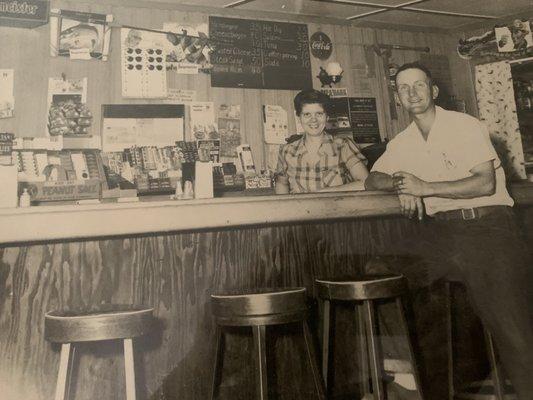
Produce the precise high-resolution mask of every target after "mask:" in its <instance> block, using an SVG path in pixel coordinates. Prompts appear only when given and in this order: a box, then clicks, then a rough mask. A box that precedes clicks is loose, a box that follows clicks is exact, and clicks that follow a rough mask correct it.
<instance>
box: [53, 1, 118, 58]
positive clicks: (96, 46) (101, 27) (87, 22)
mask: <svg viewBox="0 0 533 400" xmlns="http://www.w3.org/2000/svg"><path fill="white" fill-rule="evenodd" d="M51 14H52V16H51V17H50V55H51V56H53V57H56V56H65V57H70V58H72V59H77V60H91V59H98V60H103V61H106V60H107V55H108V53H109V40H110V36H111V27H110V26H109V23H110V22H112V21H113V16H112V15H110V14H108V15H106V14H94V13H86V12H79V11H68V10H60V9H53V10H52V13H51Z"/></svg>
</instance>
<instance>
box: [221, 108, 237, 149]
mask: <svg viewBox="0 0 533 400" xmlns="http://www.w3.org/2000/svg"><path fill="white" fill-rule="evenodd" d="M218 132H219V133H220V155H221V156H222V157H237V146H239V145H240V144H241V106H240V105H238V104H221V105H220V106H219V108H218Z"/></svg>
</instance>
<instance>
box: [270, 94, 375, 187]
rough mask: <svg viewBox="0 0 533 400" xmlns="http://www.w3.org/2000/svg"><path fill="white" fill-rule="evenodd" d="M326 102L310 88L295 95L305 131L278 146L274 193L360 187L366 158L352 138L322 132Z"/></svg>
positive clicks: (295, 102)
mask: <svg viewBox="0 0 533 400" xmlns="http://www.w3.org/2000/svg"><path fill="white" fill-rule="evenodd" d="M328 103H329V97H328V96H327V95H325V94H324V93H321V92H319V91H317V90H312V89H311V90H304V91H302V92H300V93H298V94H297V95H296V97H295V98H294V109H295V110H296V115H297V117H298V118H299V119H300V122H301V124H302V127H303V129H304V134H303V136H302V137H301V138H299V139H297V140H295V141H293V142H291V143H287V144H285V145H283V146H281V148H280V152H279V158H278V165H277V168H276V185H275V190H276V194H286V193H289V192H290V193H306V192H319V191H341V190H343V191H344V190H361V189H363V182H364V181H365V179H366V177H367V176H368V170H367V169H366V166H365V164H366V159H365V157H364V156H363V155H362V154H361V153H360V151H359V149H358V148H357V146H356V145H355V143H354V142H353V141H352V140H351V139H349V138H344V137H335V138H334V137H332V136H331V135H330V134H328V133H326V132H325V130H324V129H325V127H326V120H327V112H326V110H327V106H328Z"/></svg>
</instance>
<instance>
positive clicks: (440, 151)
mask: <svg viewBox="0 0 533 400" xmlns="http://www.w3.org/2000/svg"><path fill="white" fill-rule="evenodd" d="M491 160H493V161H494V168H495V171H496V191H495V193H494V194H493V195H491V196H483V197H476V198H473V199H447V198H442V197H426V198H424V204H425V207H426V213H427V214H428V215H433V214H435V213H437V212H440V211H449V210H458V209H461V208H472V207H482V206H489V205H508V206H512V205H513V200H512V199H511V197H510V196H509V193H508V192H507V189H506V187H505V173H504V171H503V168H502V166H501V162H500V159H499V157H498V155H497V154H496V151H495V150H494V147H493V146H492V143H491V142H490V137H489V133H488V130H487V128H486V127H485V125H483V124H482V123H481V122H480V121H479V120H478V119H476V118H474V117H471V116H469V115H467V114H463V113H458V112H455V111H448V110H444V109H443V108H441V107H436V115H435V121H434V123H433V126H432V127H431V131H430V132H429V135H428V138H427V141H426V140H424V138H423V137H422V134H421V133H420V131H419V130H418V127H417V126H416V124H415V123H414V122H412V123H411V124H410V125H409V126H408V127H407V128H406V129H405V130H404V131H402V132H400V133H399V134H398V135H397V136H396V137H395V138H394V139H392V140H391V141H390V142H389V143H388V145H387V149H386V151H385V152H384V153H383V155H382V156H381V157H380V158H379V159H378V160H377V161H376V163H375V164H374V166H373V167H372V171H377V172H382V173H385V174H388V175H392V174H394V173H395V172H398V171H404V172H408V173H410V174H413V175H415V176H417V177H418V178H420V179H423V180H425V181H427V182H443V181H457V180H460V179H464V178H467V177H470V176H472V173H471V172H470V171H471V170H472V168H474V167H476V166H477V165H479V164H482V163H484V162H487V161H491Z"/></svg>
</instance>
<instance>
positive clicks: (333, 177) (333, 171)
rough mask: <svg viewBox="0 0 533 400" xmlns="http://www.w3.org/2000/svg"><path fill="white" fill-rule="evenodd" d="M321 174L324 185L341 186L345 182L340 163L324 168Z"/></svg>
mask: <svg viewBox="0 0 533 400" xmlns="http://www.w3.org/2000/svg"><path fill="white" fill-rule="evenodd" d="M321 175H322V176H321V177H322V184H323V185H324V187H332V186H339V185H342V184H343V183H344V182H343V179H342V171H341V168H340V167H339V166H338V165H336V166H333V167H327V168H323V169H322V171H321Z"/></svg>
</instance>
